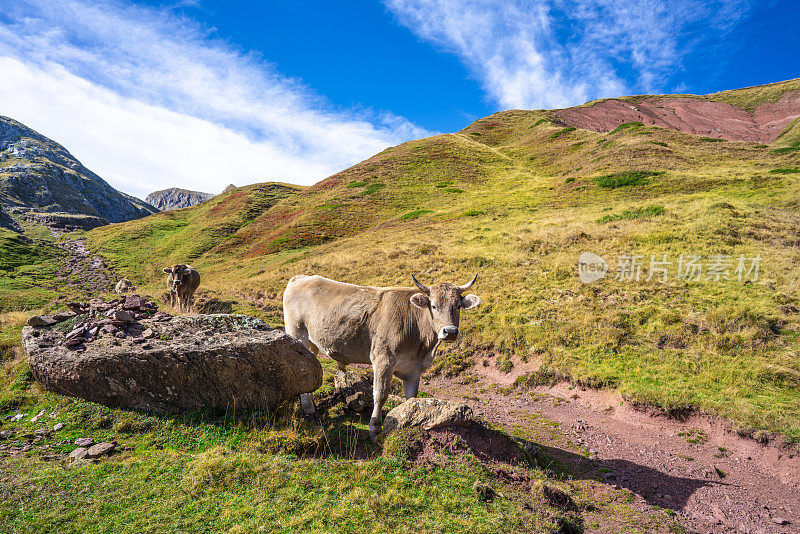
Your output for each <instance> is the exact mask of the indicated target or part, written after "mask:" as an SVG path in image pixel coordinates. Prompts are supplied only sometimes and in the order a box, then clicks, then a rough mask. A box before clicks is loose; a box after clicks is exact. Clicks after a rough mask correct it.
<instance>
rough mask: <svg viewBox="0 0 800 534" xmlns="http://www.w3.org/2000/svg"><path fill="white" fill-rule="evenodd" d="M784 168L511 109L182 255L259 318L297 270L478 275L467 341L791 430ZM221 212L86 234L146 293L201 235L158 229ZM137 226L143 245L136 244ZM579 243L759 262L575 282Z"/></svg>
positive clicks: (790, 225) (754, 153)
mask: <svg viewBox="0 0 800 534" xmlns="http://www.w3.org/2000/svg"><path fill="white" fill-rule="evenodd" d="M793 83H795V82H789V84H788V86H787V87H788V88H792V87H793V85H792V84H793ZM744 91H745V92H746V93H747V94H744V95H740V96H741V97H740V98H738V100H737V99H736V98H734V97H735V96H736V95H735V94H725V95H723V97H720V98H725V99H727V100H730V101H732V102H738V103H741V105H746V106H752V105H753V104H754V102H756V99H757V98H761V99H763V100H769V99H773V100H774V98H776V97H775V95H774V94H773V93H774V91H763V92H762V93H758V95H760V96H758V95H757V96H753V94H752V93H753V91H752V90H750V89H748V90H744ZM714 96H715V98H716V97H718V96H719V95H714ZM543 119H545V120H543ZM799 165H800V157H799V156H798V154H797V153H795V152H791V151H790V152H788V153H775V152H773V151H772V150H771V147H763V146H760V145H756V144H753V143H737V142H713V143H712V142H708V141H705V140H703V138H698V137H695V136H691V135H687V134H683V133H680V132H674V131H668V130H663V129H658V128H654V127H642V126H639V125H632V126H631V127H628V128H624V129H622V130H620V131H617V132H615V133H613V134H598V133H594V132H589V131H585V130H569V131H564V130H563V129H562V128H560V127H557V126H554V125H553V124H551V123H550V122H548V121H547V120H546V114H544V113H542V112H529V111H519V110H515V111H508V112H502V113H497V114H495V115H492V116H491V117H487V118H486V119H482V120H479V121H477V122H475V123H474V124H472V125H471V126H469V127H468V128H466V129H465V130H463V131H461V132H459V133H456V134H447V135H441V136H436V137H432V138H428V139H423V140H419V141H412V142H409V143H405V144H403V145H400V146H398V147H394V148H391V149H388V150H386V151H384V152H383V153H381V154H378V155H376V156H374V157H373V158H370V159H368V160H366V161H365V162H362V163H360V164H358V165H356V166H354V167H352V168H350V169H348V170H346V171H343V172H342V173H339V174H337V175H334V176H332V177H331V178H328V179H327V180H324V181H323V182H320V183H319V184H317V185H316V186H313V187H311V188H306V189H298V190H297V192H296V193H295V194H292V195H290V196H288V197H287V198H285V199H283V200H281V201H280V202H278V203H277V204H276V205H275V206H274V207H272V208H271V209H269V210H267V211H266V212H264V213H263V214H262V215H260V216H259V217H257V218H256V219H255V220H253V221H252V222H251V223H250V224H249V225H247V226H246V227H244V228H243V229H241V230H239V231H237V232H235V233H233V234H231V235H230V236H228V237H227V238H225V240H224V241H222V242H221V243H220V244H219V245H217V246H216V248H214V249H211V250H209V251H208V252H205V253H204V254H201V255H199V256H196V255H195V257H194V259H193V260H192V261H193V262H194V264H195V265H196V266H197V267H198V268H199V269H200V271H201V273H203V275H204V282H203V286H204V287H205V288H207V289H209V290H211V291H216V292H219V293H221V294H239V295H247V294H254V293H255V292H257V291H264V292H265V293H267V294H274V295H275V297H276V298H275V299H274V306H272V307H271V308H270V309H271V310H272V311H271V312H268V313H267V318H268V319H270V320H272V321H274V322H280V291H281V290H282V288H283V286H284V285H285V283H286V281H287V280H288V278H289V277H291V276H292V275H294V274H297V273H301V272H313V273H319V274H323V275H326V276H330V277H333V278H337V279H343V280H347V281H351V282H354V283H371V284H378V285H392V284H403V285H407V284H408V281H409V273H410V272H416V273H420V274H421V277H422V278H423V279H424V280H427V281H434V280H440V279H447V280H455V281H460V280H467V279H468V278H469V276H470V274H471V273H472V272H474V271H479V272H480V273H481V277H480V282H479V285H478V287H477V291H478V293H479V294H480V295H481V296H482V298H483V301H484V306H483V307H482V308H481V309H480V311H478V312H477V313H475V314H470V315H467V316H466V317H465V319H464V323H465V324H464V327H465V333H466V337H467V339H468V340H469V341H470V342H471V343H473V344H491V345H493V346H495V347H498V348H500V349H503V350H505V351H507V352H510V353H515V354H516V355H517V356H519V357H520V358H522V359H524V360H532V361H534V362H536V363H537V364H541V365H542V366H543V369H545V370H548V371H558V372H561V373H566V374H568V375H571V376H572V377H573V378H574V379H578V380H584V381H587V382H590V383H595V384H610V385H615V386H617V387H619V388H620V389H621V390H622V391H623V392H624V393H625V394H627V395H629V396H631V397H632V398H635V399H637V400H645V401H649V402H653V403H655V404H657V405H660V406H664V407H676V406H686V405H688V406H694V407H699V408H702V409H706V410H709V411H712V412H716V413H720V414H722V415H725V416H728V417H731V418H733V419H734V420H735V421H737V422H738V423H739V424H741V425H746V426H752V427H756V428H767V429H772V430H781V431H783V432H784V433H786V434H788V435H790V436H792V437H794V438H797V437H800V418H798V417H797V414H798V413H800V395H799V394H798V386H800V366H798V363H797V362H798V360H797V357H796V354H797V335H796V330H797V326H798V325H797V320H796V315H794V314H792V313H785V310H791V307H788V308H786V307H785V308H783V310H784V311H781V310H782V309H781V308H780V307H781V306H786V305H790V306H791V305H792V303H793V302H795V301H796V289H797V287H796V284H797V275H798V259H799V258H798V255H797V252H796V251H797V244H798V243H800V236H798V234H797V230H796V228H797V226H798V222H800V221H799V218H800V214H799V213H798V204H797V201H796V198H797V194H798V185H799V184H798V179H800V175H799V174H792V173H788V174H775V173H771V172H770V171H771V170H774V169H786V168H788V169H792V168H795V167H798V166H799ZM625 170H637V171H642V170H644V171H654V172H660V173H662V174H656V175H652V176H649V177H647V178H646V179H644V180H643V183H641V184H640V185H634V186H629V187H620V188H616V189H604V188H601V187H599V186H598V184H597V183H596V181H595V180H593V178H594V177H597V176H601V175H606V174H609V173H613V172H617V171H625ZM237 194H242V193H241V192H238V193H237ZM235 202H240V200H238V199H237V198H234V197H232V196H230V195H229V196H222V197H220V198H218V199H215V200H212V201H211V202H209V203H207V204H206V205H203V206H201V207H199V208H189V209H187V210H181V211H179V212H175V213H172V214H161V215H156V216H154V217H149V218H147V219H144V220H140V221H133V222H130V223H125V224H121V225H113V226H109V227H105V228H101V229H98V230H96V231H94V232H92V233H91V234H90V240H91V243H92V245H93V246H94V247H95V248H97V249H98V250H100V251H101V252H102V253H103V254H105V255H106V256H108V257H109V258H110V259H111V260H112V262H114V263H115V264H116V265H117V266H118V267H119V268H120V269H121V270H122V271H123V272H126V273H131V274H134V275H135V277H136V278H137V282H140V283H145V285H146V286H147V287H148V288H149V289H151V290H153V291H156V290H158V289H159V288H160V284H161V281H160V275H159V274H158V272H157V271H158V269H157V267H159V266H160V265H161V264H162V263H170V262H171V261H177V260H179V259H183V258H187V257H192V256H193V254H192V253H193V248H192V247H193V243H194V242H195V241H196V240H197V238H198V236H203V235H204V233H203V232H202V231H201V232H198V231H197V230H195V229H191V230H190V229H189V227H188V226H186V227H181V226H178V225H176V226H175V227H171V226H170V224H172V221H174V220H178V219H180V220H189V219H194V218H196V219H198V220H201V219H203V218H204V215H203V214H204V213H211V212H213V211H214V210H219V211H224V212H226V213H235V209H236V208H233V207H232V205H233V204H234V203H235ZM662 208H663V212H662ZM631 213H638V214H640V215H641V214H643V216H635V217H631V215H630V214H631ZM648 214H652V215H651V216H649V217H648V216H647V215H648ZM609 216H610V217H609ZM614 219H619V220H614ZM609 220H611V221H612V222H608V221H609ZM598 221H599V222H598ZM153 229H159V230H158V232H161V233H158V236H159V237H158V239H155V238H153V237H142V236H143V235H144V234H148V235H156V234H155V233H153V232H154V230H153ZM175 242H180V243H181V244H180V245H179V246H177V247H173V246H171V245H170V246H167V243H175ZM584 250H590V251H593V252H596V253H598V254H600V255H602V256H604V257H606V258H607V259H609V261H611V262H612V263H614V260H615V259H616V257H617V256H618V255H620V254H629V253H635V254H641V255H643V256H644V257H645V259H646V260H647V259H649V257H650V255H651V254H655V255H661V254H669V255H670V257H671V258H672V259H673V261H676V260H677V257H678V255H679V254H681V253H685V254H699V255H702V256H704V257H708V256H710V255H712V254H726V255H732V256H734V257H737V256H738V255H740V254H744V255H745V256H747V257H751V256H755V255H757V254H760V255H761V256H762V257H763V258H764V261H763V265H762V267H763V271H762V275H761V278H760V280H759V281H758V282H757V283H750V284H743V283H739V282H737V281H729V282H724V283H714V282H679V281H676V280H670V281H669V282H668V283H662V282H656V281H651V282H645V281H642V282H639V283H634V282H627V283H622V282H616V281H614V280H604V281H603V282H601V283H597V284H595V285H592V286H586V285H583V284H581V283H580V282H579V281H578V279H577V277H576V272H575V263H576V260H577V257H578V255H579V254H580V253H581V252H582V251H584ZM673 268H674V266H673ZM645 272H646V266H645ZM148 284H149V285H148ZM730 399H736V401H735V402H731V400H730Z"/></svg>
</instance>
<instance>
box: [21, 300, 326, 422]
mask: <svg viewBox="0 0 800 534" xmlns="http://www.w3.org/2000/svg"><path fill="white" fill-rule="evenodd" d="M131 328H137V329H142V330H144V329H150V330H151V331H152V333H153V336H152V338H151V339H147V340H143V338H142V337H135V336H136V334H135V332H131V333H130V334H131V335H130V336H129V337H128V338H127V339H120V338H118V337H115V336H103V337H99V338H98V339H96V340H95V341H93V342H92V343H87V344H86V345H85V346H83V345H80V346H77V347H75V346H68V345H69V343H67V344H66V345H65V344H64V342H65V336H66V335H68V334H69V327H68V326H67V325H66V324H61V325H57V326H55V327H31V326H28V327H26V328H25V329H24V330H23V345H24V347H25V351H26V353H27V356H28V361H29V363H30V368H31V372H32V374H33V376H34V378H35V379H36V380H37V381H38V382H39V383H40V384H41V385H42V386H43V387H44V388H45V389H47V390H50V391H54V392H56V393H60V394H62V395H69V396H73V397H80V398H83V399H87V400H90V401H94V402H99V403H102V404H106V405H112V406H126V407H129V408H134V409H140V410H160V411H168V412H179V411H185V410H196V409H200V408H204V407H211V408H218V409H228V410H232V409H242V410H248V409H272V408H275V407H276V406H277V405H278V404H280V403H281V402H283V401H285V400H289V399H291V398H294V397H296V396H298V395H300V394H301V393H310V392H312V391H314V390H316V389H317V388H318V387H319V386H320V385H321V384H322V367H321V366H320V364H319V362H318V361H317V359H316V358H315V357H314V355H313V354H311V353H310V352H309V351H308V350H307V349H306V348H305V347H303V345H301V344H300V343H299V342H298V341H296V340H295V339H293V338H292V337H290V336H289V335H287V334H285V333H284V332H281V331H280V330H273V329H270V328H268V327H267V325H266V324H265V323H264V322H263V321H261V320H260V319H256V318H253V317H247V316H244V315H221V314H220V315H189V316H182V317H173V318H171V319H169V320H167V321H157V320H152V319H142V320H141V322H140V323H137V324H136V325H132V326H131V327H129V329H131ZM131 338H133V339H131Z"/></svg>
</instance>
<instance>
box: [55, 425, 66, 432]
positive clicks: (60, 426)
mask: <svg viewBox="0 0 800 534" xmlns="http://www.w3.org/2000/svg"><path fill="white" fill-rule="evenodd" d="M62 428H64V423H56V424H55V425H53V431H55V432H58V431H59V430H61V429H62Z"/></svg>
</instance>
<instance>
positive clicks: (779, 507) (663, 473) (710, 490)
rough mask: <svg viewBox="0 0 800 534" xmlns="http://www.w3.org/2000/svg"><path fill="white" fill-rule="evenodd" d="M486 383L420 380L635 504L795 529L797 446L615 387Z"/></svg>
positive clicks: (799, 483) (755, 529)
mask: <svg viewBox="0 0 800 534" xmlns="http://www.w3.org/2000/svg"><path fill="white" fill-rule="evenodd" d="M493 382H494V381H493V380H491V379H490V378H488V377H482V378H481V379H480V381H479V382H478V383H471V384H468V385H462V384H458V383H456V382H454V381H452V380H449V379H444V378H435V379H432V380H430V381H429V382H428V384H427V385H425V387H424V389H425V390H426V391H428V392H429V393H431V394H432V395H434V396H436V397H439V398H449V399H451V400H457V401H459V402H464V403H467V404H469V405H470V406H471V407H472V409H473V410H474V411H475V413H476V415H478V416H479V417H481V418H483V419H486V420H488V421H490V422H492V423H495V424H498V425H500V426H502V427H504V428H505V429H506V430H507V431H510V432H512V433H515V434H518V435H519V434H522V435H525V436H527V437H529V438H530V439H532V440H535V441H536V442H538V443H540V444H541V445H543V446H544V447H545V451H546V453H547V454H548V455H549V456H550V457H552V458H554V459H556V460H557V461H558V462H560V463H563V464H565V465H567V466H568V467H569V468H570V471H572V472H573V473H574V474H575V477H583V478H586V479H590V480H597V481H598V482H602V483H605V484H608V485H611V486H618V487H621V488H626V489H629V490H630V491H632V492H633V493H634V494H635V497H634V499H635V500H636V501H637V503H638V505H639V507H640V508H643V507H646V508H652V507H654V506H657V507H661V508H667V509H671V510H674V511H675V512H676V514H677V517H678V519H679V520H680V522H681V524H683V525H684V526H685V527H686V528H687V529H689V530H690V531H697V532H713V533H717V532H743V533H748V532H750V533H788V532H800V492H798V490H799V489H800V457H798V454H797V450H796V449H793V448H790V447H789V446H780V445H760V444H758V443H756V442H755V441H753V440H752V439H749V438H742V437H740V436H739V435H737V434H736V433H734V432H732V431H731V430H730V429H729V428H726V427H727V426H728V425H726V423H724V422H723V421H721V420H719V418H715V417H710V416H703V415H692V416H689V417H687V418H686V419H685V420H682V421H677V420H674V419H671V418H667V417H665V416H662V415H654V414H651V413H647V412H645V411H641V410H637V409H635V408H634V407H633V406H631V405H630V404H629V403H627V402H623V400H622V397H621V396H620V395H618V394H616V393H614V392H607V391H595V390H585V389H583V390H582V389H580V388H574V387H572V386H570V385H568V384H559V385H557V386H554V387H551V388H540V389H538V390H536V391H530V390H512V391H511V392H510V393H508V394H504V392H503V391H502V390H501V389H498V388H496V387H494V388H493V387H491V384H492V383H493ZM587 531H591V528H589V529H587Z"/></svg>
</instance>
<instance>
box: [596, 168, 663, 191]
mask: <svg viewBox="0 0 800 534" xmlns="http://www.w3.org/2000/svg"><path fill="white" fill-rule="evenodd" d="M659 174H661V173H659V172H655V171H621V172H614V173H611V174H604V175H603V176H598V177H596V178H594V181H595V183H597V185H598V186H600V187H602V188H603V189H616V188H618V187H630V186H634V185H643V184H646V183H647V179H648V178H649V177H651V176H657V175H659Z"/></svg>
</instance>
